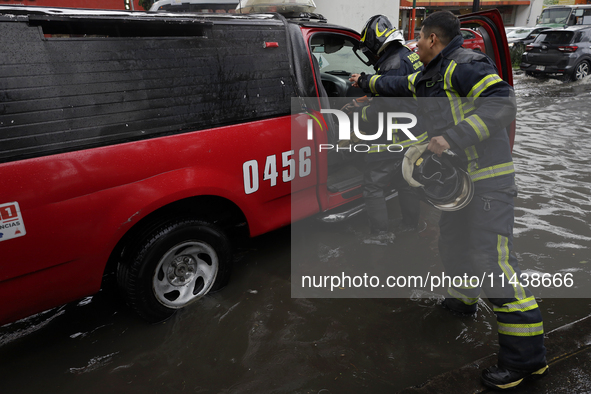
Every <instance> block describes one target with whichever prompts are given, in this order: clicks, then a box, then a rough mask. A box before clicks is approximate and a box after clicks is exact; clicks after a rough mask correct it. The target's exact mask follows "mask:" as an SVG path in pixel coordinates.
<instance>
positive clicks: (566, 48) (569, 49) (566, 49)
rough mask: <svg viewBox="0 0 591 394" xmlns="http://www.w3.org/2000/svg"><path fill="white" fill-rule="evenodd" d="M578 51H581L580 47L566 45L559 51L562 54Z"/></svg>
mask: <svg viewBox="0 0 591 394" xmlns="http://www.w3.org/2000/svg"><path fill="white" fill-rule="evenodd" d="M577 49H579V47H578V46H576V45H566V46H563V47H558V50H559V51H560V52H568V53H570V52H575V51H576V50H577Z"/></svg>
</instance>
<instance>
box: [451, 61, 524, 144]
mask: <svg viewBox="0 0 591 394" xmlns="http://www.w3.org/2000/svg"><path fill="white" fill-rule="evenodd" d="M463 66H464V65H463ZM465 67H470V68H469V69H466V70H462V68H463V67H462V68H460V67H459V66H458V67H457V69H456V70H455V72H454V75H453V76H452V85H453V86H454V88H455V89H456V90H457V91H458V93H459V94H460V96H462V98H461V99H460V98H459V97H458V98H457V100H456V103H455V104H454V105H453V107H454V117H461V116H462V114H463V118H464V120H462V121H460V122H459V123H458V124H456V125H455V126H454V127H452V128H451V129H448V130H446V131H445V132H444V133H443V137H444V138H445V139H446V140H447V141H448V142H450V145H452V147H453V145H456V146H457V147H459V148H461V149H466V148H468V147H470V146H473V145H476V144H477V143H479V142H482V141H484V140H486V139H488V138H490V137H491V135H493V134H494V133H505V132H506V130H505V128H506V127H507V126H508V125H510V124H511V122H512V121H513V120H514V119H515V114H516V112H517V106H516V103H515V94H514V93H513V88H512V87H511V86H510V85H509V84H508V83H506V82H505V81H503V80H502V79H501V78H500V77H499V75H498V74H497V73H496V70H495V69H494V67H492V66H491V65H490V64H486V63H484V64H483V63H477V64H466V65H465ZM450 101H453V100H450Z"/></svg>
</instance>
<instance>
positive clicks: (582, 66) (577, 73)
mask: <svg viewBox="0 0 591 394" xmlns="http://www.w3.org/2000/svg"><path fill="white" fill-rule="evenodd" d="M590 72H591V67H590V66H589V62H588V61H587V60H583V61H581V62H580V63H579V64H577V65H576V66H575V70H574V71H573V74H572V76H571V79H572V80H573V81H579V80H581V79H583V78H585V77H586V76H588V75H589V73H590Z"/></svg>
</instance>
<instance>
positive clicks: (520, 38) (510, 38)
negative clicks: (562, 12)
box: [507, 27, 550, 50]
mask: <svg viewBox="0 0 591 394" xmlns="http://www.w3.org/2000/svg"><path fill="white" fill-rule="evenodd" d="M548 29H550V28H549V27H519V28H517V29H515V30H513V31H511V32H509V33H508V34H507V45H509V48H510V49H511V48H514V47H516V48H517V47H521V50H523V49H525V46H526V45H528V44H531V43H532V42H533V41H534V40H535V39H536V37H537V36H538V34H540V33H541V32H543V31H544V30H548Z"/></svg>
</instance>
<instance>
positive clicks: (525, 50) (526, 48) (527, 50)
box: [523, 45, 534, 52]
mask: <svg viewBox="0 0 591 394" xmlns="http://www.w3.org/2000/svg"><path fill="white" fill-rule="evenodd" d="M532 49H534V46H533V45H527V46H526V47H525V49H524V50H523V52H529V51H531V50H532Z"/></svg>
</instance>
